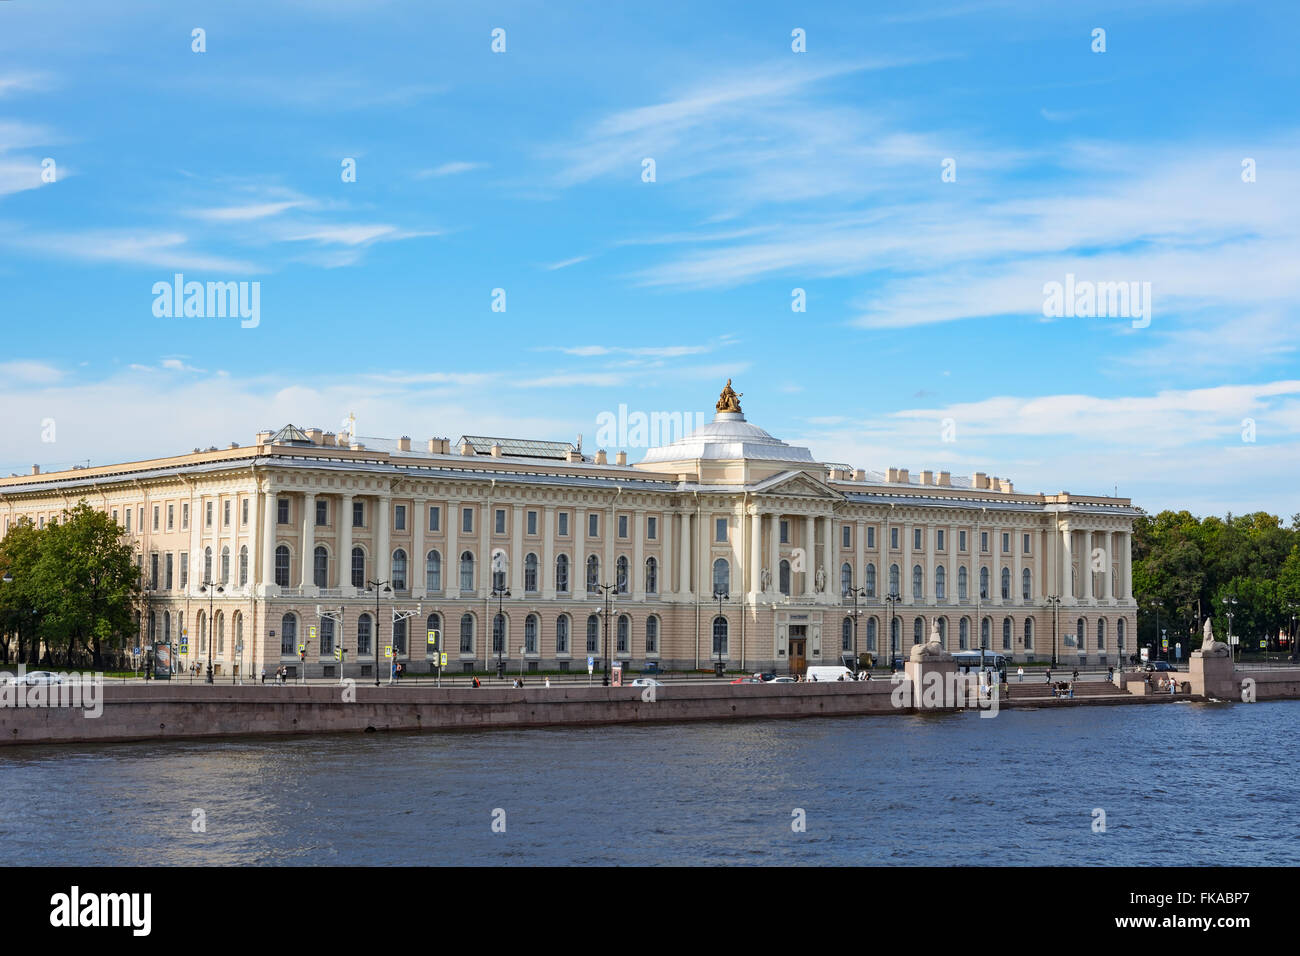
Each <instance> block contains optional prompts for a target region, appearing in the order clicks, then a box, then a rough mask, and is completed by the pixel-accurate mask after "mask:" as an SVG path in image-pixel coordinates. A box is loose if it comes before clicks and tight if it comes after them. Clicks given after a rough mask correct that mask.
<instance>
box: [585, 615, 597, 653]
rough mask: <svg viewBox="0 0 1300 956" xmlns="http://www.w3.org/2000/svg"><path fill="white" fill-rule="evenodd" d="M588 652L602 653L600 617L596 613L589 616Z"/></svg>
mask: <svg viewBox="0 0 1300 956" xmlns="http://www.w3.org/2000/svg"><path fill="white" fill-rule="evenodd" d="M587 653H588V654H599V653H600V618H598V617H597V616H596V615H594V614H591V615H588V617H587Z"/></svg>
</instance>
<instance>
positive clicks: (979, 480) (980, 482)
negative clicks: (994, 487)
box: [972, 471, 989, 488]
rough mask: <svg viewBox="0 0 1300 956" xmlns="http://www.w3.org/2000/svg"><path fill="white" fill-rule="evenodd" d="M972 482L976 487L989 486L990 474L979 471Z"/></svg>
mask: <svg viewBox="0 0 1300 956" xmlns="http://www.w3.org/2000/svg"><path fill="white" fill-rule="evenodd" d="M972 484H973V486H974V487H976V488H987V487H988V486H989V476H988V475H987V474H986V473H985V472H982V471H977V472H975V477H974V479H973V481H972Z"/></svg>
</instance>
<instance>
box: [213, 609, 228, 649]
mask: <svg viewBox="0 0 1300 956" xmlns="http://www.w3.org/2000/svg"><path fill="white" fill-rule="evenodd" d="M213 620H214V621H215V622H216V628H215V629H214V630H215V632H216V635H217V656H218V657H223V656H225V653H226V615H225V612H223V611H218V612H217V616H216V617H215V618H213Z"/></svg>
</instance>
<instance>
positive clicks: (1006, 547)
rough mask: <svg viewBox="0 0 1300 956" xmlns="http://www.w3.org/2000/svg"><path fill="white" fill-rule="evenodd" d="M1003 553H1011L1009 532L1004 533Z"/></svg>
mask: <svg viewBox="0 0 1300 956" xmlns="http://www.w3.org/2000/svg"><path fill="white" fill-rule="evenodd" d="M1002 553H1003V554H1010V553H1011V533H1010V532H1009V531H1003V532H1002Z"/></svg>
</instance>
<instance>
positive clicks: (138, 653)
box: [135, 647, 140, 657]
mask: <svg viewBox="0 0 1300 956" xmlns="http://www.w3.org/2000/svg"><path fill="white" fill-rule="evenodd" d="M135 656H136V657H139V656H140V648H138V647H137V648H136V649H135Z"/></svg>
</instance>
